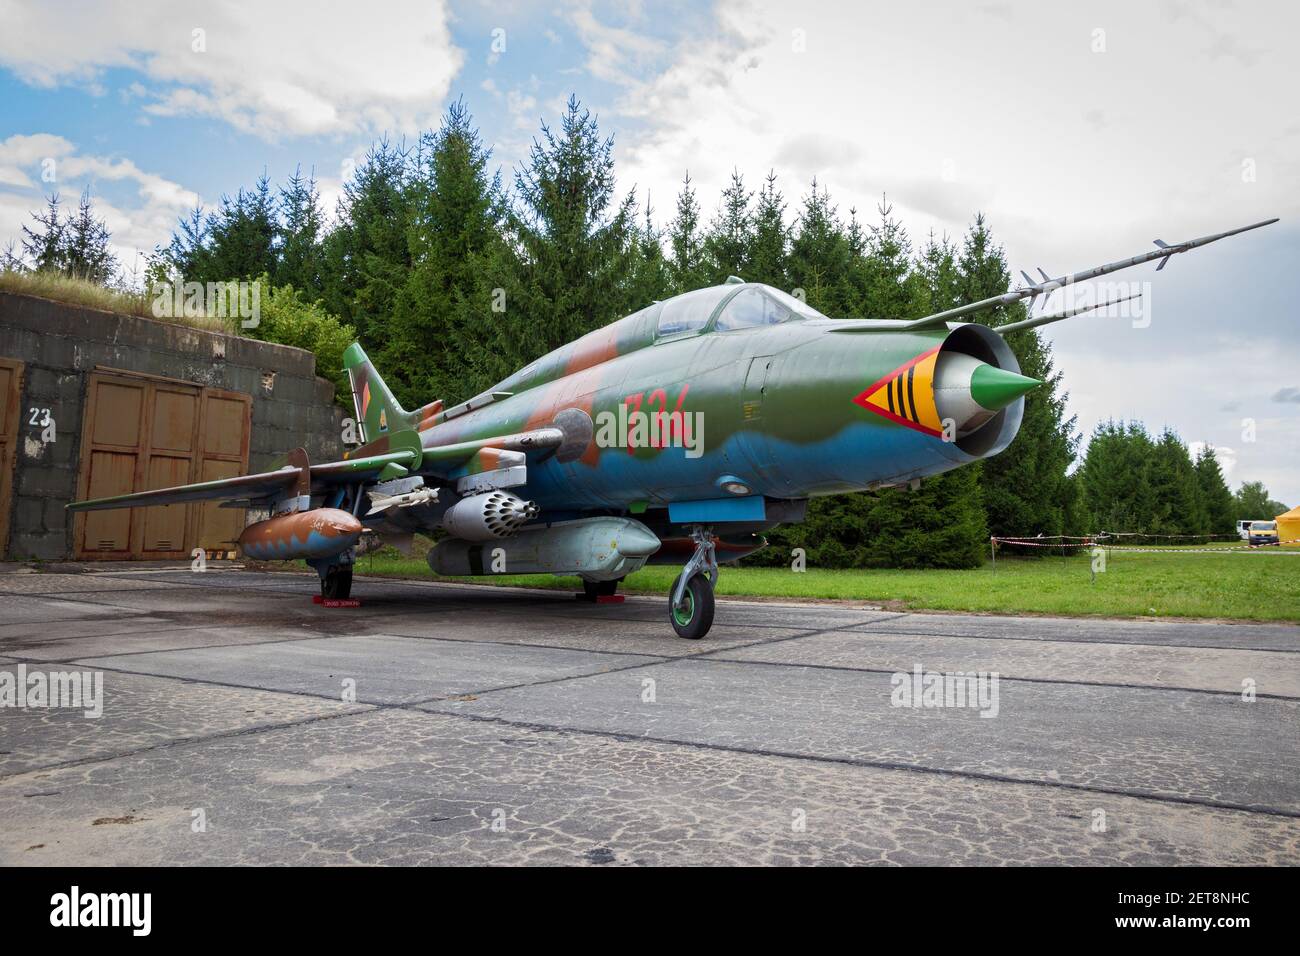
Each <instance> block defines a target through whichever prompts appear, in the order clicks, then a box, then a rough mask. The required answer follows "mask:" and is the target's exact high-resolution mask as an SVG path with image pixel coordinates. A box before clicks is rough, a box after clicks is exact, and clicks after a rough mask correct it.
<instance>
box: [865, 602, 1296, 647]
mask: <svg viewBox="0 0 1300 956" xmlns="http://www.w3.org/2000/svg"><path fill="white" fill-rule="evenodd" d="M919 613H923V612H919ZM873 623H875V622H871V621H868V622H867V624H865V625H856V626H857V627H870V626H871V625H872V624H873ZM885 623H889V622H885ZM1267 623H1273V622H1267ZM853 633H855V634H858V633H860V634H863V635H866V636H871V632H870V631H856V630H855V631H854V632H853ZM895 634H900V635H904V636H906V637H938V638H953V639H954V640H962V641H1023V642H1025V643H1026V644H1103V645H1105V646H1107V647H1172V648H1178V649H1185V650H1202V651H1258V652H1259V653H1260V654H1300V647H1296V648H1289V647H1242V646H1241V645H1239V644H1158V643H1153V642H1151V641H1102V640H1096V641H1094V640H1075V641H1072V640H1067V639H1065V638H1051V637H1014V636H1011V635H1003V634H996V635H990V634H942V633H937V632H935V631H895V630H890V631H889V632H888V634H884V635H880V636H882V637H891V636H893V635H895ZM1296 639H1297V641H1300V632H1297V634H1296Z"/></svg>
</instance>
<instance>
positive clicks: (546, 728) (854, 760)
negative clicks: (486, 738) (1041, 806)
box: [420, 710, 1300, 819]
mask: <svg viewBox="0 0 1300 956" xmlns="http://www.w3.org/2000/svg"><path fill="white" fill-rule="evenodd" d="M420 713H424V714H436V715H439V716H445V717H460V718H463V719H465V720H473V721H480V722H483V723H496V724H504V725H506V726H509V727H517V728H520V729H523V730H535V731H542V732H549V733H562V734H587V735H589V736H595V737H605V738H609V739H612V740H619V741H624V742H629V743H641V742H646V743H657V744H667V745H671V746H678V747H691V748H695V749H698V750H716V751H721V752H723V753H736V754H746V755H749V756H756V757H776V758H781V759H786V760H798V761H803V762H806V763H829V764H839V765H843V766H850V767H861V768H870V769H876V770H901V771H908V772H912V773H926V774H935V775H937V776H943V777H957V778H961V779H968V780H983V781H987V782H989V783H1006V784H1021V785H1026V786H1032V787H1047V788H1052V789H1060V790H1074V791H1079V792H1083V793H1098V794H1106V795H1109V796H1120V797H1132V798H1135V799H1139V800H1152V801H1155V802H1158V803H1176V804H1184V805H1191V806H1198V807H1209V808H1212V809H1216V810H1230V811H1236V812H1240V813H1252V814H1257V815H1261V816H1276V817H1287V818H1290V819H1300V810H1287V809H1284V808H1282V807H1267V806H1265V807H1261V806H1252V805H1250V804H1244V803H1232V802H1229V801H1224V800H1211V799H1208V798H1202V797H1179V796H1172V795H1169V794H1160V793H1151V792H1149V791H1143V790H1130V789H1127V788H1122V787H1099V786H1095V785H1093V784H1085V783H1067V782H1064V781H1057V780H1034V779H1031V778H1022V777H1013V776H1009V775H1006V774H996V773H987V772H983V771H976V770H952V769H948V768H945V767H925V766H921V765H919V764H906V763H897V762H894V761H887V760H866V759H863V758H860V757H831V756H825V755H821V756H819V755H815V754H801V753H797V752H795V751H784V750H761V749H759V748H756V747H741V746H736V745H731V744H716V743H705V742H702V741H697V740H681V739H678V738H674V737H652V736H649V735H645V734H631V733H627V732H626V731H613V730H594V729H591V728H588V727H564V726H560V725H553V724H543V723H537V722H535V721H525V720H512V719H511V718H509V717H493V716H489V715H487V714H464V713H456V712H453V711H444V710H435V711H420Z"/></svg>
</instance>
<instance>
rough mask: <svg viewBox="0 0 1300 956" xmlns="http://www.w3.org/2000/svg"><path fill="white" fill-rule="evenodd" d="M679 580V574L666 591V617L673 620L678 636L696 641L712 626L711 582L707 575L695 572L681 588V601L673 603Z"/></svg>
mask: <svg viewBox="0 0 1300 956" xmlns="http://www.w3.org/2000/svg"><path fill="white" fill-rule="evenodd" d="M683 573H685V572H683ZM680 581H681V576H680V575H679V576H678V578H677V580H676V581H674V582H673V587H672V590H671V591H669V592H668V619H669V620H670V621H672V622H673V630H674V631H676V632H677V636H678V637H684V638H686V639H687V640H688V641H698V640H699V639H700V638H701V637H703V636H704V635H705V634H707V633H709V628H711V627H712V626H713V604H714V602H713V584H712V582H710V581H709V579H708V576H707V575H705V574H696V575H694V576H692V577H691V579H690V580H689V581H687V582H686V587H685V588H683V589H682V599H681V601H679V602H677V603H673V598H674V596H675V595H676V593H677V585H678V583H679V582H680Z"/></svg>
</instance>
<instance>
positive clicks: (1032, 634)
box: [0, 565, 1300, 865]
mask: <svg viewBox="0 0 1300 956" xmlns="http://www.w3.org/2000/svg"><path fill="white" fill-rule="evenodd" d="M87 567H96V568H97V570H93V571H83V570H82V568H67V569H63V570H57V571H54V572H42V573H27V572H24V571H23V570H21V569H18V570H14V569H12V568H11V569H10V570H8V571H7V572H5V573H0V607H3V613H0V681H3V674H5V673H9V674H13V675H16V674H17V673H18V672H19V669H20V667H21V668H22V669H23V671H24V672H25V673H26V674H28V675H32V674H41V675H49V674H51V673H53V672H73V671H76V672H89V673H91V674H96V673H97V674H102V680H103V701H102V703H103V714H102V716H100V717H97V718H96V717H87V716H85V715H84V713H83V710H82V709H76V708H71V707H47V706H46V707H14V706H4V707H0V819H3V820H4V821H5V824H4V826H3V827H0V864H6V865H42V864H66V865H140V864H187V863H202V864H285V863H289V864H497V865H500V864H527V863H543V864H641V865H657V864H878V863H883V864H1072V865H1092V864H1142V865H1171V864H1232V865H1261V864H1296V863H1300V627H1296V626H1292V625H1282V624H1225V623H1214V622H1168V621H1114V620H1101V619H1065V618H1046V617H995V616H974V615H955V614H924V613H896V612H889V611H881V610H878V609H873V608H870V607H866V606H863V607H853V606H849V605H844V604H837V605H828V604H803V605H796V604H774V603H754V602H733V601H720V602H719V604H718V609H717V615H716V617H715V624H714V628H713V631H712V632H711V633H710V634H709V635H708V637H706V638H705V639H704V640H702V641H684V640H681V639H679V638H677V637H676V636H675V635H674V634H673V632H672V629H671V627H670V626H669V624H668V621H667V612H666V598H665V597H659V598H640V597H633V598H629V599H628V600H627V601H626V602H624V603H622V604H601V605H591V604H586V603H584V602H578V601H575V600H574V599H573V596H572V595H570V594H567V593H559V592H544V591H523V590H509V589H504V588H495V587H479V586H463V585H454V584H444V583H436V582H417V581H392V580H381V579H367V578H364V577H358V578H357V580H356V583H355V584H354V588H353V596H354V597H358V598H360V599H361V600H362V602H363V606H362V607H360V608H325V607H322V606H320V605H317V604H313V603H312V600H311V597H312V595H313V594H315V593H316V592H317V584H316V579H315V576H314V575H303V574H269V573H257V572H251V571H243V570H237V569H229V568H223V567H217V566H213V567H210V569H209V570H208V571H206V572H202V573H196V572H191V571H189V570H188V569H185V570H181V569H176V568H166V569H159V568H152V569H129V568H127V567H125V566H117V565H99V566H87ZM725 573H726V570H725V569H724V570H723V574H725ZM918 668H919V669H920V676H918V675H917V670H918ZM933 674H939V675H948V676H949V677H953V676H955V675H968V674H971V675H982V676H980V677H979V678H978V679H977V680H975V681H967V682H962V681H957V682H955V683H954V682H952V681H950V687H951V688H953V689H955V688H956V686H957V684H961V687H962V688H963V689H964V688H970V689H971V691H972V693H971V695H970V697H969V699H966V700H961V699H958V698H955V697H952V696H950V697H949V698H948V699H947V700H946V701H945V700H943V699H942V697H940V698H939V703H941V704H943V706H931V705H933V704H934V703H935V699H933V698H927V697H926V695H925V694H924V693H923V694H921V695H919V696H918V697H917V698H916V699H915V700H914V701H913V700H908V699H907V698H906V697H905V696H904V695H905V694H906V693H907V692H910V691H911V690H912V689H913V688H916V687H921V688H924V687H925V686H926V685H925V681H926V680H927V676H926V675H933ZM993 674H996V675H997V677H996V682H995V681H994V680H993V678H992V676H991V675H993ZM0 686H2V685H0ZM976 688H978V689H979V691H980V692H981V693H982V694H983V696H982V697H981V696H979V695H978V694H977V693H976V692H975V691H976ZM911 703H916V704H919V705H924V706H908V705H909V704H911Z"/></svg>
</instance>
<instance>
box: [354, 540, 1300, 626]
mask: <svg viewBox="0 0 1300 956" xmlns="http://www.w3.org/2000/svg"><path fill="white" fill-rule="evenodd" d="M1090 564H1091V562H1090V559H1089V558H1088V557H1087V556H1085V555H1079V556H1076V557H1072V558H1042V559H1038V560H1033V559H1024V558H1015V557H1001V556H1000V557H999V558H998V561H997V566H996V569H995V568H993V567H991V566H989V565H985V567H983V568H979V569H976V570H973V571H895V570H879V571H870V570H844V571H819V570H815V569H809V570H808V571H806V572H803V573H800V574H796V573H794V572H793V571H790V570H788V569H786V568H744V567H741V568H732V567H723V569H722V575H721V579H720V580H719V583H718V594H720V595H732V596H736V597H741V596H745V597H762V598H792V599H796V600H809V599H831V600H842V601H855V602H862V603H867V604H883V605H886V606H889V607H897V608H907V609H912V608H915V609H918V610H919V609H927V610H942V611H979V612H989V613H997V614H1023V613H1030V614H1063V615H1080V616H1101V617H1199V618H1225V619H1233V620H1246V621H1296V622H1300V554H1279V553H1278V552H1277V551H1248V552H1233V553H1226V554H1215V555H1208V554H1179V553H1166V554H1135V553H1124V552H1119V551H1112V552H1111V553H1110V556H1109V559H1108V562H1107V567H1106V572H1105V573H1104V574H1098V575H1097V579H1096V582H1095V583H1094V582H1093V581H1092V575H1091V572H1090ZM357 571H358V573H361V574H374V575H380V576H385V577H405V578H420V579H425V580H428V579H432V578H434V577H435V576H434V575H433V574H432V572H430V571H429V567H428V565H427V564H426V563H425V562H424V560H423V559H422V558H404V557H401V556H398V555H397V554H396V552H394V551H392V550H391V549H385V550H384V551H381V552H378V553H377V554H373V555H364V556H362V557H361V558H359V559H358V562H357ZM677 571H678V569H677V568H672V567H649V568H646V569H645V570H643V571H639V572H637V573H636V574H634V575H631V576H630V577H629V578H628V579H627V580H626V581H624V582H623V584H622V585H621V589H622V590H624V591H627V592H630V593H634V594H635V593H649V594H667V592H668V588H669V586H670V585H671V584H672V582H673V578H674V576H675V575H676V574H677ZM439 580H449V581H464V582H467V583H480V584H496V585H511V586H519V587H533V588H553V589H559V590H565V591H577V590H580V589H581V584H580V582H579V581H578V579H577V578H572V577H566V578H559V577H554V576H551V575H499V576H493V577H483V578H443V579H439Z"/></svg>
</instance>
